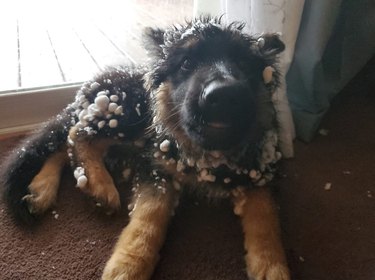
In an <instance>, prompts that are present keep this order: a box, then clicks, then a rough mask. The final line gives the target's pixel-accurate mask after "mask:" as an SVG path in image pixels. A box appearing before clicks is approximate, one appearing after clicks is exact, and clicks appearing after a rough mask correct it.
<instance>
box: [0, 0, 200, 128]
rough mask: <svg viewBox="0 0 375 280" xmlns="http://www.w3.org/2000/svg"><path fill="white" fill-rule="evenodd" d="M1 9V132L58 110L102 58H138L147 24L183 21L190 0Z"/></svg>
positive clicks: (38, 0)
mask: <svg viewBox="0 0 375 280" xmlns="http://www.w3.org/2000/svg"><path fill="white" fill-rule="evenodd" d="M5 6H6V7H5V8H4V9H2V10H3V13H4V16H2V17H0V35H1V44H0V114H1V118H0V133H1V132H4V131H12V130H19V129H23V128H24V126H25V125H26V126H27V127H29V126H30V125H33V124H36V123H39V122H40V121H43V120H45V119H47V118H48V117H50V116H52V115H54V114H56V113H57V112H58V111H59V110H61V109H62V108H63V107H65V106H66V104H67V103H69V102H70V101H71V100H72V98H73V96H74V92H75V90H76V89H77V88H78V87H79V84H81V83H82V82H83V81H84V80H87V79H90V78H91V77H92V76H93V74H94V73H96V72H98V71H100V70H102V69H104V68H105V66H106V65H116V64H124V63H142V62H144V61H145V59H146V56H145V51H144V49H143V48H142V46H141V34H142V29H143V28H144V27H145V26H165V25H168V24H170V23H172V22H179V21H180V22H181V21H184V20H185V19H186V18H190V17H191V16H192V14H193V0H174V1H172V0H108V1H98V0H93V1H74V0H65V1H48V0H32V1H30V0H18V1H17V0H16V1H9V3H8V4H6V5H5Z"/></svg>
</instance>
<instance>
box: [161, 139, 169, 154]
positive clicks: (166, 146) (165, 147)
mask: <svg viewBox="0 0 375 280" xmlns="http://www.w3.org/2000/svg"><path fill="white" fill-rule="evenodd" d="M170 144H171V142H170V141H169V140H167V139H165V140H164V141H163V142H161V144H160V146H159V148H160V151H162V152H164V153H166V152H168V151H169V146H170Z"/></svg>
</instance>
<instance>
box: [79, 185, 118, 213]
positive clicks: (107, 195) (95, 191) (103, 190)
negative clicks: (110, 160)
mask: <svg viewBox="0 0 375 280" xmlns="http://www.w3.org/2000/svg"><path fill="white" fill-rule="evenodd" d="M79 188H80V189H81V190H82V191H83V192H84V193H86V194H88V195H89V196H91V197H93V198H94V200H95V201H96V202H97V203H96V205H97V206H99V207H102V208H103V209H104V210H105V211H106V213H108V214H111V213H113V212H116V211H118V210H119V209H120V208H121V202H120V195H119V193H118V191H117V189H116V187H115V186H114V184H113V181H112V180H111V181H107V182H105V181H103V180H96V181H95V182H93V180H89V183H88V184H87V185H85V186H84V187H79Z"/></svg>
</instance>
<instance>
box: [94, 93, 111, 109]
mask: <svg viewBox="0 0 375 280" xmlns="http://www.w3.org/2000/svg"><path fill="white" fill-rule="evenodd" d="M95 104H96V106H98V108H99V109H100V111H106V110H107V109H108V104H109V98H108V96H106V95H100V96H97V97H96V98H95Z"/></svg>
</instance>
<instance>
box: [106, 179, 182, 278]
mask: <svg viewBox="0 0 375 280" xmlns="http://www.w3.org/2000/svg"><path fill="white" fill-rule="evenodd" d="M167 187H168V186H167ZM134 196H135V197H134V200H133V203H134V208H133V210H132V212H131V215H130V216H131V218H130V221H129V224H128V225H127V227H126V228H125V229H124V230H123V232H122V233H121V235H120V238H119V240H118V242H117V244H116V246H115V249H114V252H113V254H112V256H111V258H110V259H109V261H108V262H107V264H106V266H105V269H104V273H103V277H102V279H103V280H125V279H126V280H146V279H149V278H150V277H151V275H152V272H153V270H154V267H155V265H156V263H157V261H158V259H159V250H160V248H161V247H162V244H163V242H164V238H165V235H166V229H167V226H168V221H169V220H170V217H171V214H172V212H173V209H174V207H175V202H176V201H177V199H178V194H177V192H176V191H175V190H174V189H173V188H163V189H158V188H157V187H155V186H154V184H153V183H147V184H145V185H142V184H141V185H140V187H139V188H138V191H137V192H136V193H135V195H134Z"/></svg>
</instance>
